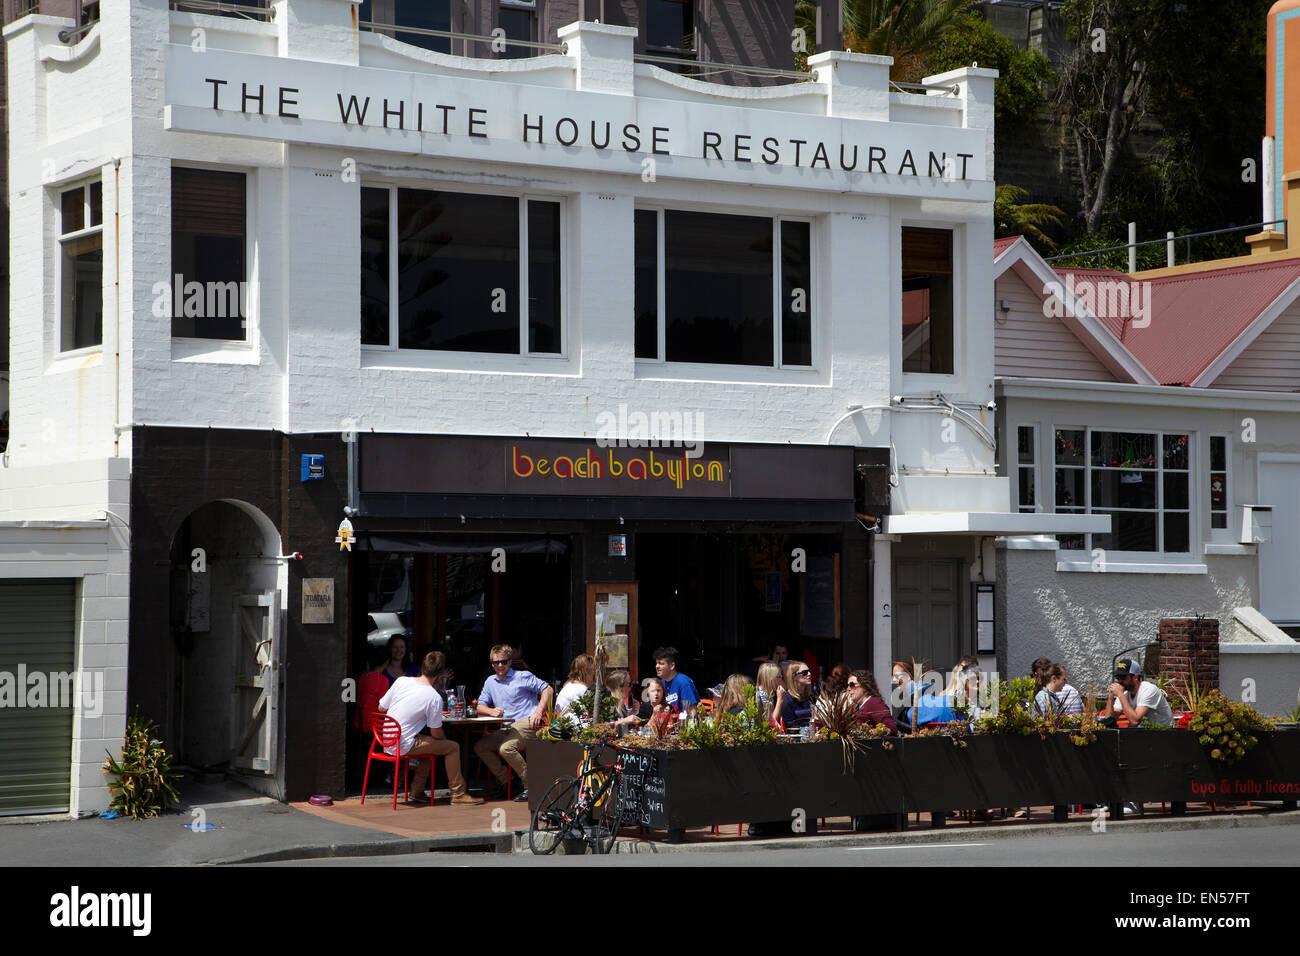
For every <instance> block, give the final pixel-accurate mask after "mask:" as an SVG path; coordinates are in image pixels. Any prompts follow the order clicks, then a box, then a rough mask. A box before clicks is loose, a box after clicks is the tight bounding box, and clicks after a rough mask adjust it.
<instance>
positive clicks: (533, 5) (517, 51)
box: [495, 0, 546, 60]
mask: <svg viewBox="0 0 1300 956" xmlns="http://www.w3.org/2000/svg"><path fill="white" fill-rule="evenodd" d="M502 10H518V11H520V12H521V13H525V12H526V13H529V14H531V17H530V19H529V35H528V36H527V37H526V38H525V39H527V40H529V41H531V42H533V43H536V42H537V34H538V31H539V30H540V29H541V26H540V24H539V23H538V15H537V0H497V4H496V24H495V25H496V26H497V27H500V28H501V29H502V30H504V29H505V27H504V26H503V25H502V23H501V11H502ZM506 39H507V40H510V39H513V38H512V37H510V36H509V35H507V37H506ZM545 52H546V51H545V50H539V49H537V48H536V47H528V46H511V45H510V44H507V45H506V48H505V50H504V51H503V52H501V53H498V54H496V58H497V59H498V60H520V59H524V58H526V57H530V56H537V55H539V54H542V53H545Z"/></svg>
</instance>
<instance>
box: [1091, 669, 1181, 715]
mask: <svg viewBox="0 0 1300 956" xmlns="http://www.w3.org/2000/svg"><path fill="white" fill-rule="evenodd" d="M1114 678H1115V682H1114V683H1113V684H1111V685H1110V690H1109V693H1108V694H1107V697H1106V706H1105V708H1104V709H1103V710H1102V713H1103V714H1110V715H1112V716H1114V717H1115V718H1120V717H1123V718H1127V720H1128V725H1129V726H1130V727H1140V726H1142V725H1143V724H1146V725H1148V726H1152V725H1158V726H1163V727H1168V726H1169V725H1170V724H1172V723H1173V722H1174V712H1173V711H1172V710H1171V709H1170V707H1169V701H1168V699H1166V697H1165V692H1164V691H1162V690H1161V689H1160V688H1159V687H1157V686H1156V685H1155V684H1154V683H1153V682H1151V681H1149V680H1143V679H1142V669H1141V667H1140V666H1139V665H1138V662H1137V661H1135V660H1133V659H1132V658H1127V657H1126V658H1121V659H1120V660H1119V661H1117V662H1116V663H1115V672H1114Z"/></svg>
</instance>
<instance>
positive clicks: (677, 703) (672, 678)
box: [654, 647, 700, 716]
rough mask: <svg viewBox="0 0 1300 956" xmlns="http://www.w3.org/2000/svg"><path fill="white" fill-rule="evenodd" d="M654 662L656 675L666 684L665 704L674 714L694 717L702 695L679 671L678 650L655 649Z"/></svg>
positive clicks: (667, 648) (668, 648)
mask: <svg viewBox="0 0 1300 956" xmlns="http://www.w3.org/2000/svg"><path fill="white" fill-rule="evenodd" d="M654 662H655V674H657V675H658V677H659V679H660V680H661V681H663V682H664V703H666V704H667V705H668V706H669V707H671V708H672V709H673V712H674V713H685V714H686V715H687V716H693V715H694V714H695V707H696V705H697V704H698V703H699V702H700V695H699V692H698V691H697V690H696V689H695V682H694V681H693V680H691V679H690V678H689V677H687V676H686V675H685V674H682V673H680V672H679V671H678V670H677V648H675V647H657V648H655V652H654Z"/></svg>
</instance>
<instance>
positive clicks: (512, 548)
mask: <svg viewBox="0 0 1300 956" xmlns="http://www.w3.org/2000/svg"><path fill="white" fill-rule="evenodd" d="M357 546H358V547H359V548H361V550H363V551H406V552H411V553H415V554H491V553H492V551H494V550H495V549H497V548H501V549H502V550H503V551H505V552H506V554H563V553H564V552H565V551H567V550H568V549H569V546H568V544H567V543H565V542H564V541H561V540H559V539H558V538H528V539H518V538H515V539H511V538H503V537H500V536H496V535H476V536H475V537H474V538H472V539H471V538H469V537H466V536H462V535H456V536H452V535H437V534H425V533H418V534H400V533H396V534H394V533H391V532H389V533H384V534H366V533H364V532H363V533H362V534H360V535H358V536H357Z"/></svg>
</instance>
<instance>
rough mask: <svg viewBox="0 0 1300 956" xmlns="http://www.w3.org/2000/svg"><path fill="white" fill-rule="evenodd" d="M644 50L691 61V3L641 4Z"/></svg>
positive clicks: (665, 0) (648, 1)
mask: <svg viewBox="0 0 1300 956" xmlns="http://www.w3.org/2000/svg"><path fill="white" fill-rule="evenodd" d="M645 18H646V20H645V42H646V50H647V51H648V52H650V53H655V54H659V55H662V56H677V57H681V58H682V59H692V60H693V59H695V0H645Z"/></svg>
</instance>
